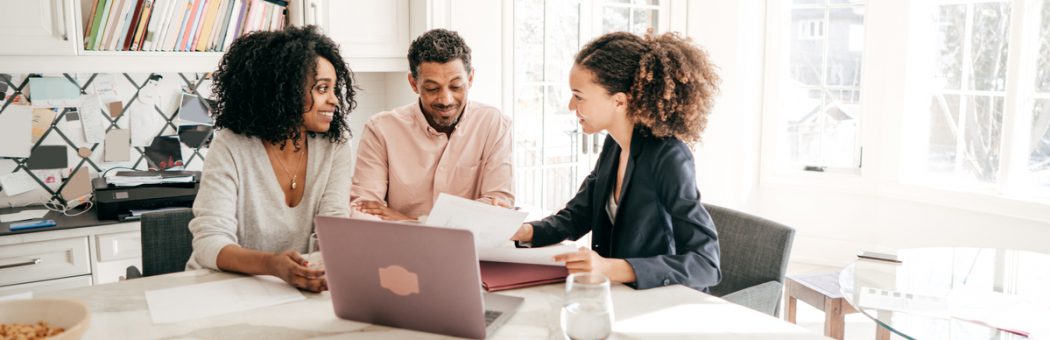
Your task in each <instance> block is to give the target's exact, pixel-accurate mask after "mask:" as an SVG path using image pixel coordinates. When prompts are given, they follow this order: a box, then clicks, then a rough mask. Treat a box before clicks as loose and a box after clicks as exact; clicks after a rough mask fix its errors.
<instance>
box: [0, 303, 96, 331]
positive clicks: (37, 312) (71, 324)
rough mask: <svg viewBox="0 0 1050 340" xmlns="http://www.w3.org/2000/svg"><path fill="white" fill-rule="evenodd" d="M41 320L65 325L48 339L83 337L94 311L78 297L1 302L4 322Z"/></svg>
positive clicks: (2, 320)
mask: <svg viewBox="0 0 1050 340" xmlns="http://www.w3.org/2000/svg"><path fill="white" fill-rule="evenodd" d="M40 321H44V322H47V323H48V325H50V326H52V327H62V328H64V329H65V331H63V332H62V333H60V334H58V335H57V336H54V337H51V338H48V339H55V340H70V339H80V336H81V335H84V331H86V330H87V328H88V326H89V325H90V324H91V315H90V314H89V313H88V308H87V306H85V305H84V304H83V303H80V302H79V301H76V300H67V299H46V298H44V299H29V300H12V301H3V302H0V323H3V324H11V323H20V324H34V325H35V324H36V323H37V322H40Z"/></svg>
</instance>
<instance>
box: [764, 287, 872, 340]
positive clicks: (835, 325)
mask: <svg viewBox="0 0 1050 340" xmlns="http://www.w3.org/2000/svg"><path fill="white" fill-rule="evenodd" d="M785 290H786V291H787V292H786V294H785V296H784V298H785V299H786V300H787V301H786V302H785V303H784V307H785V310H786V311H787V313H785V314H787V321H788V322H790V323H795V309H796V308H797V307H798V306H797V303H798V302H797V300H802V302H805V303H807V304H809V305H810V306H813V307H816V308H817V309H819V310H821V311H823V312H824V335H825V336H828V337H832V338H835V339H839V340H842V337H843V335H844V332H845V324H846V314H850V313H856V312H857V310H855V309H853V306H851V305H850V304H849V302H847V301H846V299H845V298H843V297H842V292H841V291H840V290H839V273H837V272H836V273H821V274H805V275H793V276H788V277H787V283H786V284H785ZM875 338H876V339H878V340H888V339H889V338H890V333H889V330H887V329H886V328H885V327H882V326H880V325H879V324H878V323H877V322H876V323H875Z"/></svg>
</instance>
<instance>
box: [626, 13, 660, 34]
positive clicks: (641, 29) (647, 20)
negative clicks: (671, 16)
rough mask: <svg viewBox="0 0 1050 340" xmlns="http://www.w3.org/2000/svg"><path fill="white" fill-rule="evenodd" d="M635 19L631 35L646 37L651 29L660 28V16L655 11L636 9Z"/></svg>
mask: <svg viewBox="0 0 1050 340" xmlns="http://www.w3.org/2000/svg"><path fill="white" fill-rule="evenodd" d="M633 12H634V18H633V19H632V20H633V22H632V23H631V33H634V34H638V35H644V34H645V32H646V31H648V30H649V28H652V29H653V30H655V29H656V28H657V27H658V26H657V24H658V21H659V16H658V15H656V10H653V9H634V10H633Z"/></svg>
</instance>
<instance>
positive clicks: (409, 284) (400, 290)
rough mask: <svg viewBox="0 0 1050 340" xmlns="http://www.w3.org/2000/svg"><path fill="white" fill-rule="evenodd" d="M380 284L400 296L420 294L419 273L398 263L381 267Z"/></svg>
mask: <svg viewBox="0 0 1050 340" xmlns="http://www.w3.org/2000/svg"><path fill="white" fill-rule="evenodd" d="M379 286H380V287H383V288H384V289H386V290H389V291H390V292H392V293H394V294H397V295H400V296H408V295H411V294H419V275H416V273H413V272H410V271H408V269H405V268H404V267H402V266H398V265H392V266H388V267H384V268H379Z"/></svg>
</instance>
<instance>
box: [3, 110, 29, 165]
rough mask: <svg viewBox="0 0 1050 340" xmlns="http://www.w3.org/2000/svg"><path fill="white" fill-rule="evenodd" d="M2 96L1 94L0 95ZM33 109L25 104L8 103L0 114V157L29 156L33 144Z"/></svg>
mask: <svg viewBox="0 0 1050 340" xmlns="http://www.w3.org/2000/svg"><path fill="white" fill-rule="evenodd" d="M0 96H2V95H0ZM32 126H33V109H32V108H30V107H28V106H25V105H8V106H7V109H4V112H3V113H2V114H0V136H4V138H3V139H4V142H3V143H0V157H20V158H25V157H29V151H30V149H31V147H32V146H33V137H32V131H33V130H32V128H31V127H32Z"/></svg>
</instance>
